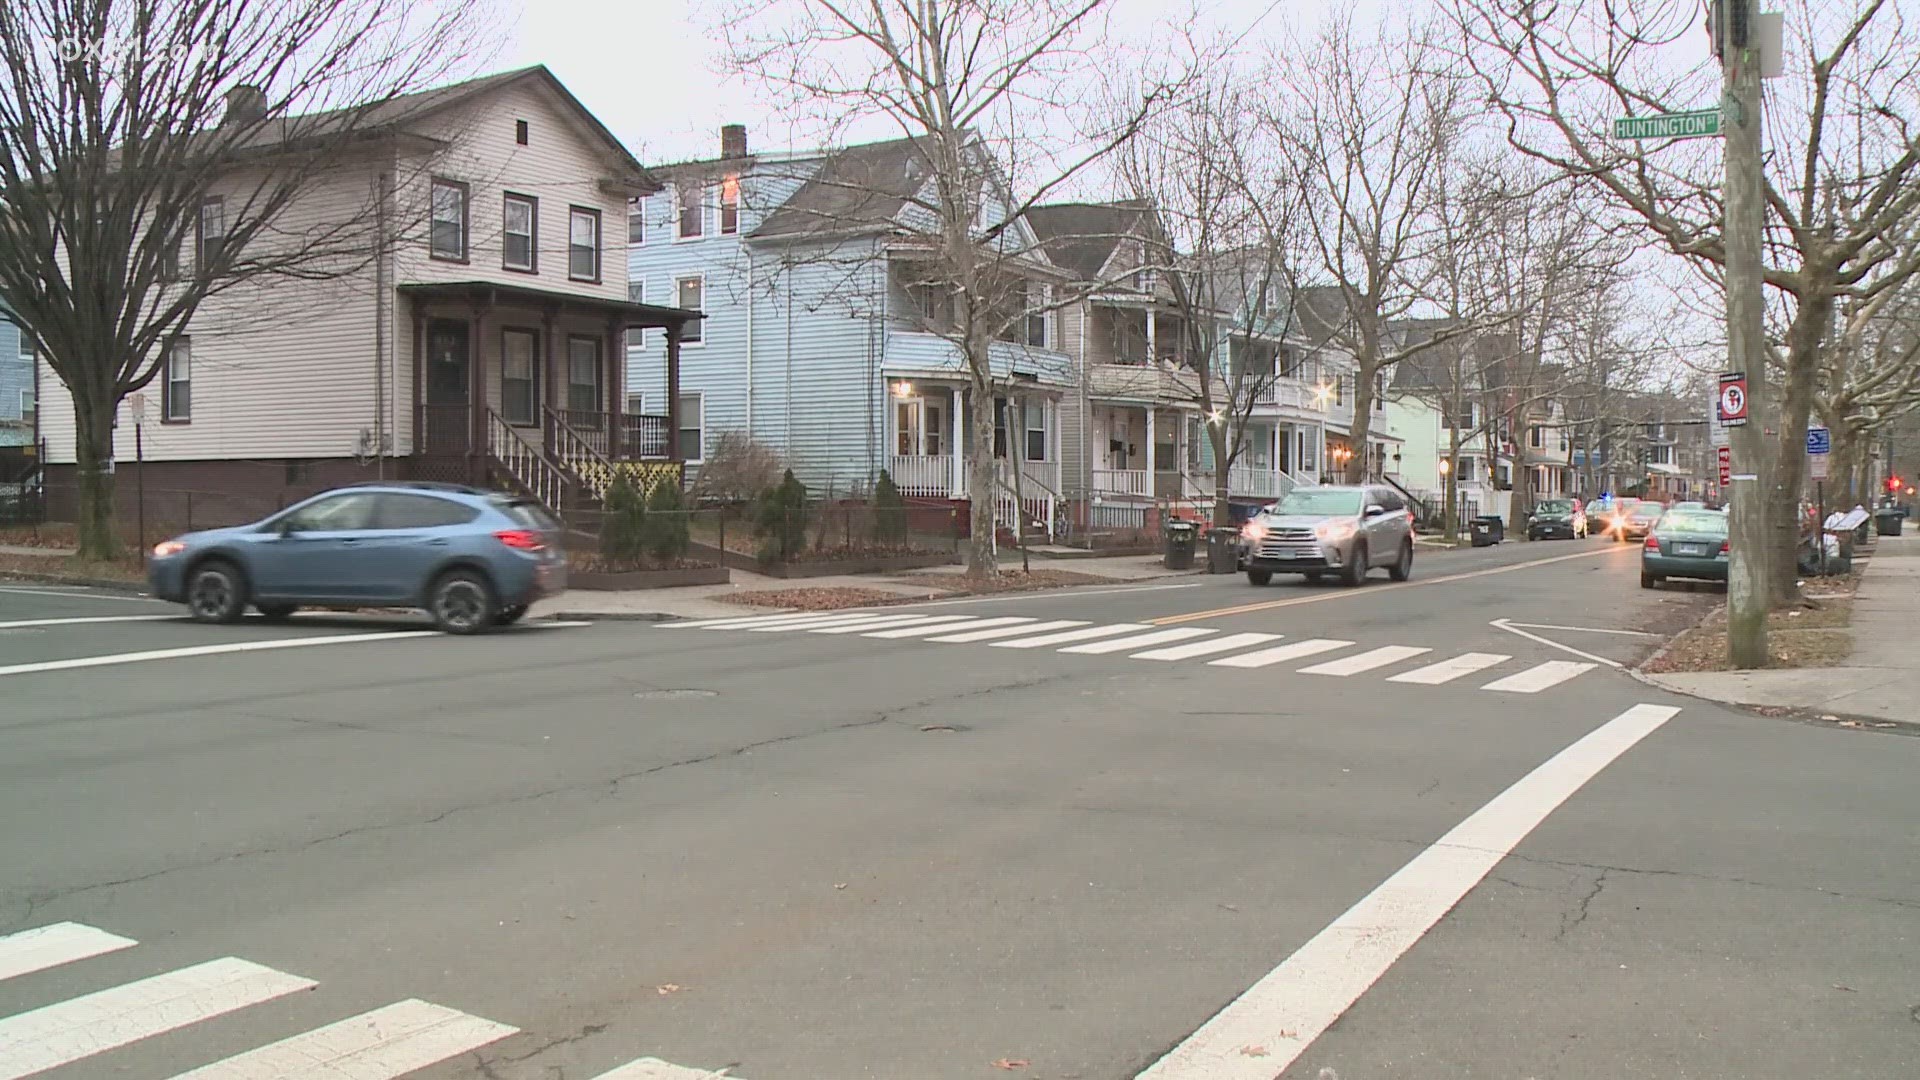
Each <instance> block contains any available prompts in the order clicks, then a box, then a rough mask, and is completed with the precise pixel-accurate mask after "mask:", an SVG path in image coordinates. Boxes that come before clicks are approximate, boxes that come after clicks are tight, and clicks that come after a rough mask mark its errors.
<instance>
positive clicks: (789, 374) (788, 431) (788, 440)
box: [781, 263, 793, 465]
mask: <svg viewBox="0 0 1920 1080" xmlns="http://www.w3.org/2000/svg"><path fill="white" fill-rule="evenodd" d="M786 279H787V371H786V376H785V378H784V380H783V381H784V384H785V390H786V393H785V398H786V403H787V408H786V414H787V418H786V422H785V424H784V428H785V431H784V434H783V435H782V436H781V438H782V440H783V445H782V446H781V451H782V452H783V453H785V454H786V456H787V463H788V464H789V465H791V464H792V463H793V266H792V264H791V263H789V264H788V266H787V267H786Z"/></svg>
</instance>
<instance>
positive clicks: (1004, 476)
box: [994, 461, 1060, 495]
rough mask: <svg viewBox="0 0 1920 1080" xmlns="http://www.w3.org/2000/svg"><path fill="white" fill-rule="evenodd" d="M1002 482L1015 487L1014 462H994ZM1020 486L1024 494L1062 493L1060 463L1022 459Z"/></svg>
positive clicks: (1008, 486)
mask: <svg viewBox="0 0 1920 1080" xmlns="http://www.w3.org/2000/svg"><path fill="white" fill-rule="evenodd" d="M994 468H995V471H996V472H997V473H998V475H999V478H1000V483H1001V484H1002V485H1004V486H1005V487H1007V488H1009V489H1011V488H1012V487H1013V463H1012V462H1010V461H997V462H995V463H994ZM1020 486H1021V490H1022V492H1023V493H1024V494H1027V495H1034V494H1044V495H1058V494H1059V493H1060V463H1059V462H1057V461H1022V462H1021V463H1020Z"/></svg>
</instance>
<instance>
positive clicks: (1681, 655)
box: [1646, 597, 1853, 673]
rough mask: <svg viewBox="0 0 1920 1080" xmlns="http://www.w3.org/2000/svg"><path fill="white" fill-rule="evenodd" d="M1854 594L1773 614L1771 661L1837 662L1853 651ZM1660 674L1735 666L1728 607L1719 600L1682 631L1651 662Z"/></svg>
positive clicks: (1789, 664) (1792, 664) (1777, 664)
mask: <svg viewBox="0 0 1920 1080" xmlns="http://www.w3.org/2000/svg"><path fill="white" fill-rule="evenodd" d="M1852 620H1853V600H1852V598H1851V597H1847V598H1844V599H1835V600H1823V601H1820V602H1818V604H1817V605H1810V606H1806V607H1799V608H1790V609H1787V610H1783V611H1774V612H1770V613H1768V615H1767V666H1768V667H1770V668H1818V667H1836V666H1838V665H1840V664H1842V663H1845V662H1846V659H1847V657H1849V656H1851V655H1852V654H1853V635H1852V634H1851V633H1849V632H1848V631H1847V629H1846V628H1847V627H1848V626H1849V625H1850V624H1851V623H1852ZM1646 670H1648V671H1650V672H1656V673H1668V672H1684V671H1730V670H1732V665H1730V664H1729V663H1728V661H1727V609H1726V605H1724V604H1720V605H1716V606H1715V607H1714V609H1713V610H1712V611H1710V612H1708V613H1707V615H1706V617H1705V618H1703V619H1701V620H1700V623H1699V624H1698V625H1697V626H1695V627H1693V628H1692V629H1690V630H1687V631H1685V632H1683V633H1681V634H1680V636H1679V637H1676V638H1675V639H1674V640H1673V644H1672V645H1670V646H1669V647H1668V648H1667V650H1666V651H1665V652H1664V653H1661V654H1660V655H1659V656H1657V657H1655V658H1654V659H1653V660H1652V661H1651V662H1649V663H1648V664H1647V667H1646Z"/></svg>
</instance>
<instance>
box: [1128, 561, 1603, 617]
mask: <svg viewBox="0 0 1920 1080" xmlns="http://www.w3.org/2000/svg"><path fill="white" fill-rule="evenodd" d="M1637 550H1638V549H1637V548H1635V547H1633V546H1632V545H1629V544H1620V545H1617V546H1610V547H1605V548H1601V549H1599V550H1597V551H1577V552H1574V553H1573V554H1572V555H1555V556H1553V557H1552V558H1547V559H1534V560H1532V561H1530V562H1523V563H1512V564H1510V565H1507V566H1494V567H1489V568H1488V569H1485V570H1469V571H1466V572H1465V573H1460V574H1447V575H1444V576H1442V577H1436V578H1415V579H1414V580H1412V581H1401V582H1395V583H1394V584H1391V585H1388V586H1386V588H1384V589H1383V588H1378V587H1375V588H1371V589H1342V590H1338V591H1333V592H1321V593H1314V594H1313V595H1311V596H1294V597H1288V598H1287V599H1285V600H1263V601H1261V602H1260V603H1257V604H1240V605H1238V606H1236V607H1223V608H1214V609H1213V610H1211V611H1190V612H1187V613H1186V614H1184V615H1163V616H1161V617H1160V618H1158V619H1147V620H1146V622H1147V623H1148V624H1150V625H1153V626H1170V625H1172V624H1174V623H1183V622H1197V621H1199V620H1201V619H1217V618H1220V617H1221V616H1223V615H1244V614H1246V613H1247V612H1249V611H1271V610H1273V609H1274V608H1284V607H1293V606H1294V605H1296V604H1319V603H1323V602H1325V601H1328V600H1351V599H1354V598H1355V597H1360V596H1378V595H1380V594H1381V593H1383V592H1389V591H1392V590H1396V589H1414V588H1418V587H1420V586H1422V585H1445V584H1447V583H1448V582H1451V581H1466V580H1468V579H1469V578H1480V577H1488V576H1490V575H1493V574H1506V573H1511V572H1512V571H1515V570H1526V569H1530V568H1532V567H1535V566H1546V565H1547V564H1549V563H1557V562H1566V561H1567V560H1569V559H1590V558H1593V557H1594V556H1595V555H1610V554H1614V553H1616V552H1621V551H1637Z"/></svg>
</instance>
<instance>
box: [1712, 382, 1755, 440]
mask: <svg viewBox="0 0 1920 1080" xmlns="http://www.w3.org/2000/svg"><path fill="white" fill-rule="evenodd" d="M1714 407H1715V410H1716V411H1717V412H1718V413H1719V416H1720V422H1721V423H1722V424H1724V425H1726V426H1727V427H1739V426H1740V425H1742V424H1744V423H1746V422H1747V373H1746V372H1744V371H1729V372H1727V373H1726V374H1724V375H1722V376H1720V397H1719V399H1718V400H1717V401H1716V402H1715V403H1714Z"/></svg>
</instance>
